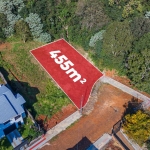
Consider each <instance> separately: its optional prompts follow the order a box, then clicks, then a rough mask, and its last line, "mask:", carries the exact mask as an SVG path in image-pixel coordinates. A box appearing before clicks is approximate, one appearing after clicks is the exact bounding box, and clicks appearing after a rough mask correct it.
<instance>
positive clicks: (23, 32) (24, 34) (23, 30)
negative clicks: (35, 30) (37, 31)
mask: <svg viewBox="0 0 150 150" xmlns="http://www.w3.org/2000/svg"><path fill="white" fill-rule="evenodd" d="M15 33H16V35H17V36H19V37H20V38H21V40H23V42H24V43H25V42H26V41H27V40H28V39H30V38H31V33H30V29H29V26H28V24H27V23H26V22H25V21H24V20H19V21H17V22H16V23H15Z"/></svg>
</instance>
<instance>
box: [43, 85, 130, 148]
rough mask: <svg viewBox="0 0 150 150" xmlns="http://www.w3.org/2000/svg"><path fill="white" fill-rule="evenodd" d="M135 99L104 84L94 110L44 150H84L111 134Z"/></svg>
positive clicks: (53, 140) (54, 139)
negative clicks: (129, 103) (127, 105)
mask: <svg viewBox="0 0 150 150" xmlns="http://www.w3.org/2000/svg"><path fill="white" fill-rule="evenodd" d="M131 99H133V97H132V96H131V95H129V94H126V93H124V92H122V91H121V90H119V89H117V88H115V87H113V86H111V85H109V84H103V85H102V86H101V87H100V89H99V94H98V100H97V102H96V103H95V106H94V110H93V111H92V112H91V113H90V114H89V115H84V116H83V117H82V118H81V119H80V120H78V121H77V122H76V123H75V124H74V125H72V126H71V127H70V128H68V129H67V130H65V131H63V132H62V133H60V134H59V135H58V136H56V137H55V138H53V139H52V140H51V141H50V145H49V146H45V147H43V148H42V150H49V149H50V150H76V149H77V148H78V150H84V149H86V148H87V147H89V145H90V144H91V143H94V142H95V141H96V140H97V139H98V138H99V137H101V136H102V135H103V134H104V133H111V130H112V128H113V125H114V124H115V123H116V122H118V121H119V120H120V119H121V117H122V115H123V114H124V111H125V107H124V105H125V104H127V103H128V102H129V101H131Z"/></svg>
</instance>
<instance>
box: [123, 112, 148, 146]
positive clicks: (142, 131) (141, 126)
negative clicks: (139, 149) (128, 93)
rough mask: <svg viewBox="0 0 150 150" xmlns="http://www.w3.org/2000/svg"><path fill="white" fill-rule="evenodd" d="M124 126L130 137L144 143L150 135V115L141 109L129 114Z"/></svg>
mask: <svg viewBox="0 0 150 150" xmlns="http://www.w3.org/2000/svg"><path fill="white" fill-rule="evenodd" d="M123 128H124V130H125V132H126V133H127V135H128V136H129V137H130V138H133V139H134V140H135V141H136V142H137V143H138V144H140V145H142V144H143V143H145V142H146V141H147V140H148V138H149V136H150V116H149V115H147V114H145V113H143V112H142V111H140V110H139V111H137V112H136V114H132V115H130V114H128V115H126V116H125V123H124V125H123Z"/></svg>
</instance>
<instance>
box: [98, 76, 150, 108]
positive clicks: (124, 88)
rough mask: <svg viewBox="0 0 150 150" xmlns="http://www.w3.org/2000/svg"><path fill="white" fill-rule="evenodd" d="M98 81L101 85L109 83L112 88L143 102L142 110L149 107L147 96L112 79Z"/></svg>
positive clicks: (149, 101)
mask: <svg viewBox="0 0 150 150" xmlns="http://www.w3.org/2000/svg"><path fill="white" fill-rule="evenodd" d="M100 81H101V82H103V83H109V84H111V85H112V86H115V87H116V88H118V89H120V90H122V91H123V92H126V93H128V94H130V95H132V96H134V97H136V98H138V99H140V100H142V101H143V107H144V108H148V107H149V106H150V98H148V97H147V96H145V95H143V94H141V93H139V92H137V91H135V90H133V89H132V88H129V87H128V86H126V85H124V84H122V83H120V82H118V81H116V80H114V79H112V78H109V77H106V76H103V77H102V78H100Z"/></svg>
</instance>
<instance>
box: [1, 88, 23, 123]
mask: <svg viewBox="0 0 150 150" xmlns="http://www.w3.org/2000/svg"><path fill="white" fill-rule="evenodd" d="M24 103H25V100H24V98H23V97H22V96H21V95H20V94H16V95H14V94H13V93H12V92H11V90H10V89H8V88H7V87H6V86H5V85H0V123H4V122H6V121H8V120H10V119H12V118H14V117H15V116H17V115H20V114H22V113H23V112H24V109H23V107H22V104H24Z"/></svg>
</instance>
